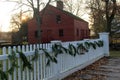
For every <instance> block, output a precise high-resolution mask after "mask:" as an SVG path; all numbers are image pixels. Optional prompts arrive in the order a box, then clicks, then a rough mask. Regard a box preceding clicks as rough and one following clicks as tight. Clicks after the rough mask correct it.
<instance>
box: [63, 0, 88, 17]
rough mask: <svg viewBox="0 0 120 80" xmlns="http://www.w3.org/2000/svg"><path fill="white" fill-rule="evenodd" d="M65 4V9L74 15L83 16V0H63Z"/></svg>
mask: <svg viewBox="0 0 120 80" xmlns="http://www.w3.org/2000/svg"><path fill="white" fill-rule="evenodd" d="M63 2H64V5H65V10H66V11H68V12H70V13H73V14H74V15H76V16H79V17H81V16H83V15H84V13H86V11H85V9H84V7H85V4H84V1H83V0H63Z"/></svg>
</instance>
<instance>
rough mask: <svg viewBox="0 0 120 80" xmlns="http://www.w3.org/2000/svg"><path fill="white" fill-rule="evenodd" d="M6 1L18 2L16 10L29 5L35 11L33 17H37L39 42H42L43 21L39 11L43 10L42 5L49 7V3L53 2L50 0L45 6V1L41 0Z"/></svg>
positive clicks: (10, 0)
mask: <svg viewBox="0 0 120 80" xmlns="http://www.w3.org/2000/svg"><path fill="white" fill-rule="evenodd" d="M6 1H9V2H15V3H17V4H18V5H17V7H16V8H15V9H14V10H17V9H20V8H21V7H23V6H27V7H30V8H31V10H32V12H33V17H34V18H35V20H36V23H37V28H38V29H37V30H38V34H37V35H38V43H40V42H41V21H42V20H41V17H40V15H39V11H40V10H41V9H40V6H41V5H42V7H47V6H48V4H49V3H50V2H51V0H48V2H47V4H46V6H45V3H43V2H42V1H40V0H18V1H14V0H6ZM13 20H14V18H13ZM14 21H15V20H14ZM16 25H17V23H16ZM18 28H19V26H18Z"/></svg>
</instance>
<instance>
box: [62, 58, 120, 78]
mask: <svg viewBox="0 0 120 80" xmlns="http://www.w3.org/2000/svg"><path fill="white" fill-rule="evenodd" d="M63 80H120V58H102V59H100V60H99V61H97V62H95V63H94V64H92V65H90V66H88V67H86V68H85V69H83V70H79V71H77V72H75V73H73V74H71V75H69V76H68V77H66V78H64V79H63Z"/></svg>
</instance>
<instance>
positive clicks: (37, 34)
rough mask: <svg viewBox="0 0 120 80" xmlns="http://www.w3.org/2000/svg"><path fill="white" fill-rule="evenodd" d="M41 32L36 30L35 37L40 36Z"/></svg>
mask: <svg viewBox="0 0 120 80" xmlns="http://www.w3.org/2000/svg"><path fill="white" fill-rule="evenodd" d="M41 32H42V30H41ZM40 34H41V33H40V32H39V31H38V30H36V31H35V37H36V38H39V37H40Z"/></svg>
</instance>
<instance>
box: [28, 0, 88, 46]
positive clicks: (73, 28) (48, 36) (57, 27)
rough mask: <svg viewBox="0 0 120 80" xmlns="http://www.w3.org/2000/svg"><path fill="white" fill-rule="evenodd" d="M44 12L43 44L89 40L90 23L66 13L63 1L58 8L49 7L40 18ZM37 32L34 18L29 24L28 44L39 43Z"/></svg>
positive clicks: (59, 2) (42, 24)
mask: <svg viewBox="0 0 120 80" xmlns="http://www.w3.org/2000/svg"><path fill="white" fill-rule="evenodd" d="M43 12H44V14H43V15H42V23H41V26H40V28H41V41H42V42H43V43H46V42H50V41H52V40H61V41H76V40H81V39H84V38H89V35H90V31H89V28H88V22H86V21H84V20H83V19H81V18H79V17H77V16H75V15H73V14H71V13H69V12H67V11H64V10H63V3H62V2H61V1H57V7H54V6H52V5H48V6H47V7H46V8H45V9H43V10H42V11H41V12H40V16H41V14H42V13H43ZM37 32H38V28H37V26H36V20H35V18H33V19H31V20H30V21H29V22H28V43H30V44H33V43H38V41H39V40H38V38H37V36H36V33H37Z"/></svg>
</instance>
